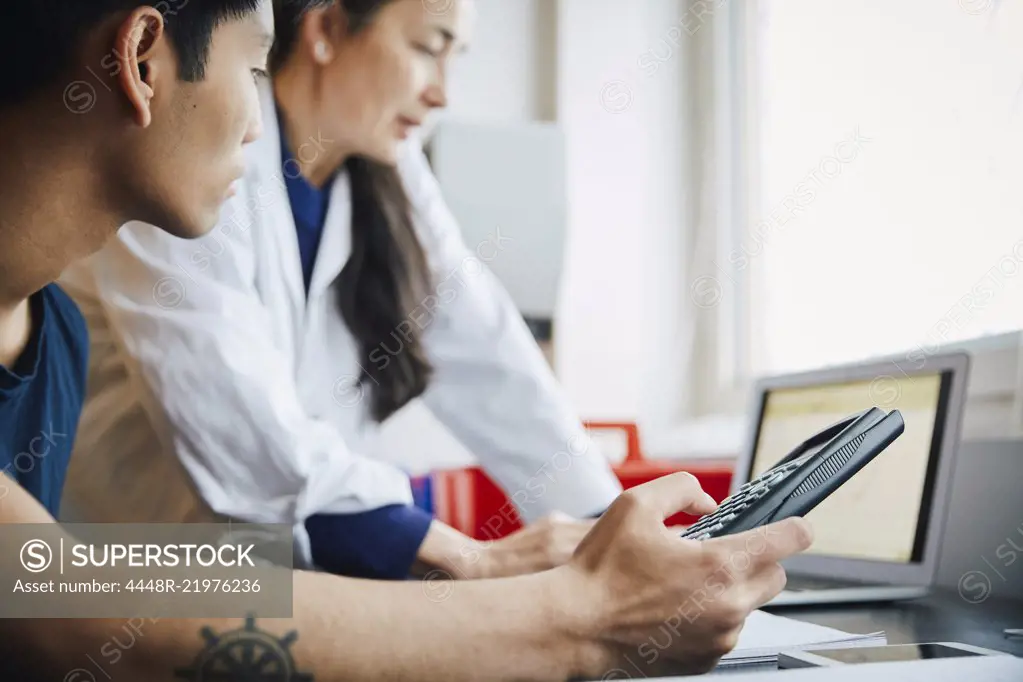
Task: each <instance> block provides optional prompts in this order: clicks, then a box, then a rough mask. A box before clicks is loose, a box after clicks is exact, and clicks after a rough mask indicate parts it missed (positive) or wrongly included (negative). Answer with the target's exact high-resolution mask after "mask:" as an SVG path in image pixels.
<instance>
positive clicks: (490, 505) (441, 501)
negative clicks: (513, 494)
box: [430, 422, 733, 540]
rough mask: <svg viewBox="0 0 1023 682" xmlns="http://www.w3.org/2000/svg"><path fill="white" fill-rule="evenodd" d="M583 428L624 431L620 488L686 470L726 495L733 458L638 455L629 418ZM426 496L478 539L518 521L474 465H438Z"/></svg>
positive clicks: (442, 515)
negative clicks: (625, 447)
mask: <svg viewBox="0 0 1023 682" xmlns="http://www.w3.org/2000/svg"><path fill="white" fill-rule="evenodd" d="M586 427H587V428H588V429H622V430H624V431H626V437H627V442H628V451H627V454H626V457H625V460H624V461H623V462H621V463H620V464H617V465H614V466H613V467H612V468H613V470H614V472H615V475H616V476H617V477H618V480H619V481H621V483H622V487H623V488H625V489H628V488H632V487H633V486H637V485H640V484H642V483H646V482H647V481H651V480H653V479H655V478H660V477H661V476H664V475H667V474H671V473H675V472H677V471H688V472H689V473H691V474H693V475H694V476H696V478H697V480H699V481H700V485H701V486H702V487H703V489H704V490H706V491H707V493H709V494H710V496H711V497H713V498H714V499H715V500H717V501H719V502H720V501H721V500H723V499H724V498H725V497H727V496H728V490H729V486H730V485H731V480H732V467H733V463H732V460H730V459H723V460H693V461H684V460H679V461H676V460H650V459H646V458H644V457H643V455H642V451H641V449H640V442H639V432H638V429H637V428H636V425H635V424H630V423H619V422H588V423H587V424H586ZM430 483H431V491H430V498H431V500H432V505H433V513H434V515H435V516H436V517H437V518H438V519H439V520H441V521H443V522H444V523H446V524H448V525H449V526H451V527H453V528H455V529H456V530H458V531H460V532H462V533H465V534H466V535H469V536H470V537H473V538H476V539H478V540H496V539H498V538H502V537H504V536H506V535H508V534H509V533H512V532H513V531H515V530H518V529H519V528H521V527H522V521H521V519H519V515H518V512H517V510H516V509H515V506H514V504H512V502H511V501H510V500H509V499H508V497H507V496H506V495H505V494H504V492H503V491H502V490H501V489H500V488H499V487H498V486H497V485H496V484H495V483H494V482H493V481H492V480H491V479H490V477H489V476H487V474H486V473H485V472H484V471H483V470H482V469H480V468H479V467H470V468H468V469H457V470H451V471H438V472H435V473H434V474H432V475H431V476H430ZM694 520H695V519H694V518H693V517H692V516H690V515H688V514H676V515H675V516H673V517H671V518H669V519H668V520H667V521H666V523H667V524H668V525H671V526H674V525H687V524H690V523H692V522H693V521H694Z"/></svg>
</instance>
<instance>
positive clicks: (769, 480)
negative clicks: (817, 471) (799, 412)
mask: <svg viewBox="0 0 1023 682" xmlns="http://www.w3.org/2000/svg"><path fill="white" fill-rule="evenodd" d="M812 454H813V453H808V454H806V455H803V456H802V457H799V458H797V459H794V460H792V461H791V462H788V463H786V464H783V465H781V466H779V467H775V468H774V469H768V470H767V471H765V472H764V473H762V474H761V475H760V476H758V477H757V478H756V479H754V480H752V481H749V482H748V483H744V484H743V485H742V486H740V487H739V489H738V490H736V491H735V494H734V495H732V496H730V497H727V498H725V499H724V500H722V501H721V504H720V505H719V506H718V508H717V509H716V510H714V511H713V512H711V513H710V514H707V515H706V516H704V517H702V518H700V519H699V520H698V521H697V522H696V523H694V524H693V525H692V526H690V527H689V528H687V529H686V530H685V531H683V532H682V537H683V538H686V539H688V540H706V539H708V538H711V537H714V536H715V534H716V533H718V532H719V531H721V530H723V529H724V528H725V527H726V526H727V525H728V524H729V523H731V522H732V521H734V520H735V519H737V518H738V517H739V515H740V514H742V512H743V511H745V510H746V509H747V508H748V507H749V506H750V505H751V504H752V503H753V502H756V501H757V500H759V499H760V498H761V497H763V496H764V495H766V494H767V493H769V492H770V491H771V489H772V488H774V487H775V486H776V485H778V484H779V483H781V482H782V481H783V480H785V479H786V478H788V477H789V475H790V474H792V472H793V471H795V470H796V469H798V468H799V467H801V466H802V465H803V463H804V462H806V460H807V459H808V458H809V457H810V456H811V455H812Z"/></svg>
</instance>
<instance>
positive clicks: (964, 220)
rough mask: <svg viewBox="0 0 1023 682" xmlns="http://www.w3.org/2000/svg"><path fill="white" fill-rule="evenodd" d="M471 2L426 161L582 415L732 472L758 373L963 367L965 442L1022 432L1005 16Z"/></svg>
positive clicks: (1017, 50) (419, 430) (1011, 31)
mask: <svg viewBox="0 0 1023 682" xmlns="http://www.w3.org/2000/svg"><path fill="white" fill-rule="evenodd" d="M426 1H427V2H428V3H434V4H438V5H439V4H442V3H443V2H444V0H426ZM477 7H478V14H479V17H478V22H477V25H476V33H475V36H474V39H473V43H472V45H471V48H470V50H469V52H468V53H467V54H465V55H464V56H462V57H460V58H459V60H458V61H457V62H456V63H455V65H454V67H453V69H452V71H451V73H450V84H449V92H450V98H451V105H450V107H449V109H448V110H447V111H446V112H445V113H444V115H443V116H440V117H438V118H437V119H436V120H435V121H433V124H432V126H431V127H430V128H429V130H428V135H427V140H426V141H427V145H428V151H429V154H430V157H431V162H432V163H433V165H434V167H435V170H436V172H437V175H438V178H439V180H440V182H441V184H442V186H443V188H444V191H445V195H446V197H447V199H448V201H449V204H450V206H451V208H452V210H453V211H454V213H455V215H456V217H457V218H458V219H459V221H460V223H461V226H462V229H463V233H464V236H465V239H466V241H467V242H468V243H469V245H470V247H475V246H476V245H485V244H486V243H487V242H488V240H490V242H489V243H490V244H498V242H497V241H495V240H494V235H498V234H499V235H500V238H501V240H500V242H499V244H500V247H499V248H493V247H492V246H487V247H486V248H480V249H479V251H478V253H479V254H480V256H481V259H482V260H483V261H485V262H486V265H487V266H488V267H490V268H491V269H492V270H493V271H494V272H495V273H496V274H497V275H498V276H499V277H500V278H501V280H502V281H503V282H504V284H505V286H507V287H508V289H509V291H510V292H511V294H512V296H513V298H514V299H515V301H516V303H517V304H518V306H519V308H520V309H521V311H522V313H523V315H524V316H525V317H526V318H527V320H528V321H529V322H530V324H531V325H532V328H533V329H534V333H535V335H536V336H537V338H538V340H539V341H540V342H541V343H542V344H543V346H544V348H545V351H546V353H547V355H548V358H549V360H550V362H551V364H552V366H553V368H554V370H555V372H556V374H557V376H558V378H559V379H560V381H561V382H562V384H563V386H564V388H565V390H566V391H567V392H568V394H569V396H570V398H571V400H572V401H573V402H574V404H575V405H576V406H577V407H578V409H579V411H580V412H581V414H582V415H583V416H584V418H585V419H588V420H594V421H614V422H626V423H634V424H637V425H638V427H639V431H640V433H641V434H642V436H643V448H644V452H645V454H646V455H647V456H649V457H656V458H668V459H672V458H674V459H693V458H714V457H726V458H727V457H730V456H734V454H735V452H736V451H737V450H738V449H739V448H740V447H741V446H742V440H743V438H744V437H745V435H746V424H747V418H748V415H747V410H748V405H747V403H748V400H749V396H750V387H751V385H752V382H753V381H754V380H755V379H756V378H757V377H758V376H762V375H765V374H775V373H781V372H792V371H799V370H804V369H813V368H818V367H823V366H828V365H834V364H842V363H847V362H853V361H859V360H863V359H867V358H872V357H887V356H891V357H902V358H905V357H907V355H911V354H917V355H919V354H929V353H936V352H938V351H939V350H945V349H951V348H962V349H966V350H968V351H970V352H971V354H972V355H973V368H972V373H971V381H970V387H969V401H968V405H967V410H966V417H965V424H964V438H966V439H976V438H989V437H990V438H999V437H1015V436H1023V341H1021V338H1023V337H1021V335H1020V328H1021V327H1023V272H1021V271H1023V220H1021V217H1023V1H1020V0H1001V1H999V0H897V1H896V0H478V2H477ZM383 443H384V450H385V453H386V456H387V457H388V458H390V459H392V460H394V461H397V462H399V463H401V464H402V466H404V467H405V468H406V469H407V470H409V471H410V472H412V473H423V472H425V471H428V470H436V469H442V468H447V467H461V466H465V465H467V464H470V463H471V462H472V461H473V458H472V456H471V455H470V454H469V453H467V452H465V451H464V450H463V449H462V448H461V447H460V446H459V445H458V443H457V442H456V441H455V440H454V439H453V438H451V437H450V436H449V435H448V434H447V433H446V432H445V431H444V429H443V428H442V427H440V426H439V425H437V424H436V423H435V422H433V420H432V418H431V417H430V416H429V415H428V414H427V413H426V412H425V410H424V409H422V408H421V407H420V406H419V405H416V404H413V405H411V406H410V407H408V408H407V409H406V410H405V411H404V412H403V413H402V414H401V415H400V416H399V417H398V418H396V419H394V420H392V421H391V422H390V423H388V425H387V427H386V430H385V433H384V441H383ZM601 443H602V444H603V445H604V447H605V449H606V450H607V452H608V455H609V457H611V458H621V457H622V456H623V454H624V452H623V448H624V445H623V441H618V440H614V439H610V440H608V439H605V440H602V441H601Z"/></svg>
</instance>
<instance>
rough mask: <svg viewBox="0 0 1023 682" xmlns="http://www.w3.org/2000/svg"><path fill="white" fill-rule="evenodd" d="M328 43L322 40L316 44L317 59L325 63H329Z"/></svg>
mask: <svg viewBox="0 0 1023 682" xmlns="http://www.w3.org/2000/svg"><path fill="white" fill-rule="evenodd" d="M327 57H328V55H327V43H325V42H323V41H322V40H321V41H319V42H318V43H316V59H317V60H319V61H321V62H325V61H327Z"/></svg>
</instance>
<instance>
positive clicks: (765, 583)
mask: <svg viewBox="0 0 1023 682" xmlns="http://www.w3.org/2000/svg"><path fill="white" fill-rule="evenodd" d="M787 580H788V579H787V577H786V575H785V569H784V568H782V567H781V565H779V564H771V565H770V566H769V567H768V568H767V569H765V570H762V571H760V573H758V574H757V575H756V577H754V578H753V580H751V581H750V584H749V590H750V592H751V596H752V598H753V603H752V604H751V605H750V608H751V609H759V608H760V607H761V606H763V605H764V604H766V603H767V602H769V601H771V600H772V599H774V598H775V597H777V596H778V593H779V592H781V591H782V590H784V589H785V584H786V582H787Z"/></svg>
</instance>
